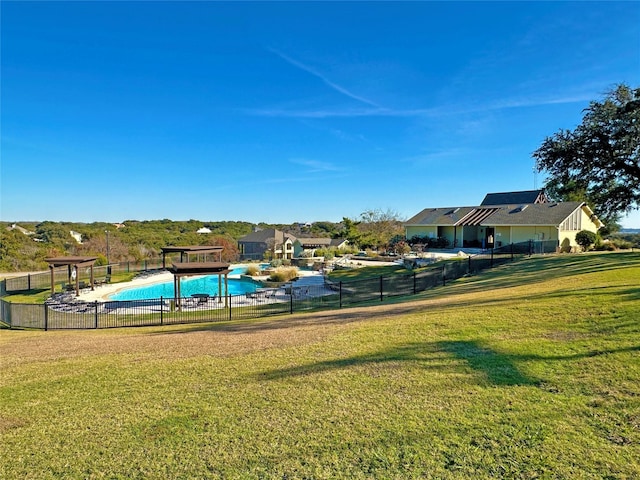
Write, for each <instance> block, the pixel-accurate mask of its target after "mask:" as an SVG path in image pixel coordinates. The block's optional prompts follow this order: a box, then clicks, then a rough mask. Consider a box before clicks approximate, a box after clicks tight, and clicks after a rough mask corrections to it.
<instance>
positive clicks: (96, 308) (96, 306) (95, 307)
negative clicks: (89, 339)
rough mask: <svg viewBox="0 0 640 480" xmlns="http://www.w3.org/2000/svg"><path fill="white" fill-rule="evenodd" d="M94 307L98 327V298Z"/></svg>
mask: <svg viewBox="0 0 640 480" xmlns="http://www.w3.org/2000/svg"><path fill="white" fill-rule="evenodd" d="M93 306H94V308H93V313H94V315H95V320H96V329H97V328H98V300H96V301H95V303H94V304H93Z"/></svg>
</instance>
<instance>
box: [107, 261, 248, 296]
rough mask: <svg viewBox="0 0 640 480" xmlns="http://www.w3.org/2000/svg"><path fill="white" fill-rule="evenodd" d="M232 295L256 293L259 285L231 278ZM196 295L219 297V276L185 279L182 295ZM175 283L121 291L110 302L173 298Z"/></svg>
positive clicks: (238, 271) (235, 272)
mask: <svg viewBox="0 0 640 480" xmlns="http://www.w3.org/2000/svg"><path fill="white" fill-rule="evenodd" d="M246 271H247V267H246V266H240V267H235V268H233V269H232V270H231V272H230V273H229V275H233V276H239V275H241V274H243V273H245V272H246ZM228 285H229V292H228V293H230V294H231V295H241V294H244V293H247V292H255V291H256V289H257V288H258V286H259V285H258V284H257V283H256V282H254V281H253V280H250V279H240V278H230V279H229V280H228ZM194 293H208V294H209V295H218V275H206V276H202V277H192V278H184V279H182V280H181V282H180V295H181V296H182V297H188V296H190V295H192V294H194ZM225 293H226V292H225V289H224V276H223V277H222V294H223V295H224V294H225ZM173 295H174V293H173V281H170V282H163V283H154V284H151V285H145V286H142V287H132V288H126V289H123V290H120V291H118V292H116V293H114V294H112V295H109V299H110V300H142V299H146V298H160V297H165V298H173Z"/></svg>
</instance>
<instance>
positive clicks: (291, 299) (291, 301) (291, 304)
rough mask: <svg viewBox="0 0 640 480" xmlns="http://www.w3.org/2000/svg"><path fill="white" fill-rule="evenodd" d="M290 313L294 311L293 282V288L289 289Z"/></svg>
mask: <svg viewBox="0 0 640 480" xmlns="http://www.w3.org/2000/svg"><path fill="white" fill-rule="evenodd" d="M289 313H293V283H292V284H291V290H290V291H289Z"/></svg>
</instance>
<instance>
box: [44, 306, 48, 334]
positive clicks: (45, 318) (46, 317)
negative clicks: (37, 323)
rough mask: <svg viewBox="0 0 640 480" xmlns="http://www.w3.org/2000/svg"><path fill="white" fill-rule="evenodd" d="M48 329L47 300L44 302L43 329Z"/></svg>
mask: <svg viewBox="0 0 640 480" xmlns="http://www.w3.org/2000/svg"><path fill="white" fill-rule="evenodd" d="M48 329H49V308H48V307H47V302H44V331H45V332H46V331H47V330H48Z"/></svg>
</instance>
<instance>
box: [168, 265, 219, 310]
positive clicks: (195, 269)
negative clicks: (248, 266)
mask: <svg viewBox="0 0 640 480" xmlns="http://www.w3.org/2000/svg"><path fill="white" fill-rule="evenodd" d="M229 266H230V265H229V264H228V263H223V262H179V263H173V264H172V265H171V268H169V271H170V272H171V273H173V295H174V300H175V304H176V306H177V307H178V308H179V307H180V299H181V295H180V279H181V278H182V277H189V276H193V275H218V302H220V303H222V282H221V280H222V278H221V277H222V275H224V290H225V292H228V291H229V279H228V275H229V273H230V272H231V270H230V269H229ZM224 302H225V303H224V306H225V307H226V306H227V295H225V297H224Z"/></svg>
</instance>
